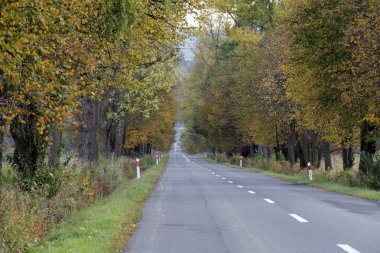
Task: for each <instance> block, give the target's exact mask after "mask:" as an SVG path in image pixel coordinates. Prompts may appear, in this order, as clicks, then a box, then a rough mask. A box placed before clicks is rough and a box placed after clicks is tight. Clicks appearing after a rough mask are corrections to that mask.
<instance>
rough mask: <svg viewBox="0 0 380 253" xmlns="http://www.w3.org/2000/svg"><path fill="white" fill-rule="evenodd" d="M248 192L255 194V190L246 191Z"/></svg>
mask: <svg viewBox="0 0 380 253" xmlns="http://www.w3.org/2000/svg"><path fill="white" fill-rule="evenodd" d="M248 192H249V193H250V194H255V193H256V192H254V191H248Z"/></svg>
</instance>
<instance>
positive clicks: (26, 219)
mask: <svg viewBox="0 0 380 253" xmlns="http://www.w3.org/2000/svg"><path fill="white" fill-rule="evenodd" d="M0 203H6V204H5V205H4V204H1V205H0V224H1V226H0V252H25V251H26V249H27V248H28V247H29V245H30V244H32V243H35V242H37V241H38V240H39V239H40V238H42V236H43V234H41V233H40V234H39V233H38V232H40V231H41V230H40V228H41V227H40V226H39V225H38V222H37V221H38V220H37V211H36V207H35V206H36V205H35V203H33V200H32V199H31V198H30V197H29V196H28V195H26V194H25V193H23V192H21V191H19V190H16V189H10V188H8V189H7V190H4V189H3V190H2V191H0Z"/></svg>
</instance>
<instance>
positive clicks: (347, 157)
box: [342, 146, 354, 170]
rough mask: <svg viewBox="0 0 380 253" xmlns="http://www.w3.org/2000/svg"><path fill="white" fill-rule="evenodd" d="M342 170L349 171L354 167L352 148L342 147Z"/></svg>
mask: <svg viewBox="0 0 380 253" xmlns="http://www.w3.org/2000/svg"><path fill="white" fill-rule="evenodd" d="M342 158H343V169H344V170H346V169H349V168H351V167H352V166H353V165H354V153H353V150H352V146H350V147H348V148H346V147H344V146H343V147H342Z"/></svg>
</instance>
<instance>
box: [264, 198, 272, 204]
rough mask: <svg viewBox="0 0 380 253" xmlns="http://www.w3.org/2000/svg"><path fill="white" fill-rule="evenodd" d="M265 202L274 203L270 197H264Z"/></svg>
mask: <svg viewBox="0 0 380 253" xmlns="http://www.w3.org/2000/svg"><path fill="white" fill-rule="evenodd" d="M264 200H265V201H266V202H268V203H269V204H274V201H273V200H271V199H264Z"/></svg>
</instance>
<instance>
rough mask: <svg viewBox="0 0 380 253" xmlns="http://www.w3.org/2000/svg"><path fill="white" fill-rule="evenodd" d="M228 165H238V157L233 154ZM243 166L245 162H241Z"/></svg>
mask: <svg viewBox="0 0 380 253" xmlns="http://www.w3.org/2000/svg"><path fill="white" fill-rule="evenodd" d="M229 163H231V164H233V165H240V155H237V154H234V155H233V156H231V157H230V158H229ZM243 165H245V161H243Z"/></svg>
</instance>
